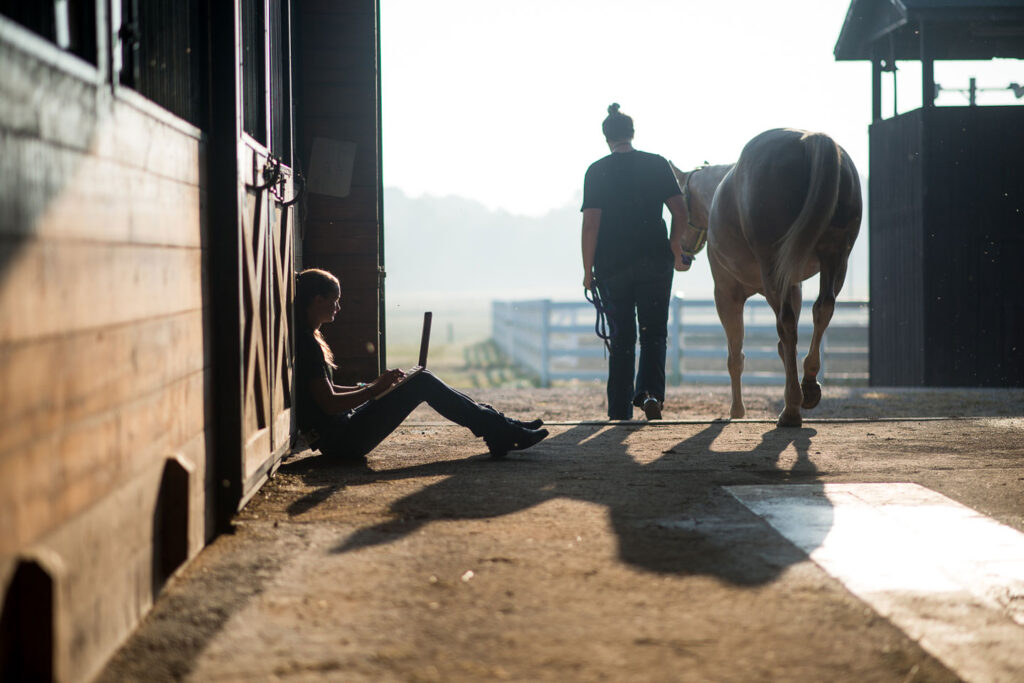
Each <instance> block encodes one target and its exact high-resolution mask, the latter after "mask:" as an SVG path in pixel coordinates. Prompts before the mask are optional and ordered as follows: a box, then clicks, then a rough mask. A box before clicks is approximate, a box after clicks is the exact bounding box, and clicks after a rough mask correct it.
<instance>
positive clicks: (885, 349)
mask: <svg viewBox="0 0 1024 683" xmlns="http://www.w3.org/2000/svg"><path fill="white" fill-rule="evenodd" d="M920 129H921V119H920V116H919V112H910V113H907V114H903V115H902V116H898V117H895V118H892V119H888V120H884V121H877V122H875V123H873V124H872V125H871V131H870V154H871V172H870V175H869V178H868V185H869V197H870V209H869V210H870V222H869V229H870V231H871V233H870V236H871V240H870V259H871V271H870V280H871V283H870V285H871V332H870V340H871V345H870V349H871V351H870V360H869V366H870V374H871V383H872V384H874V385H880V386H893V385H896V386H908V385H909V386H914V385H921V384H923V383H924V380H925V366H924V341H925V340H924V310H923V302H922V291H923V289H922V288H923V273H922V263H921V256H920V255H921V248H922V245H921V225H922V220H923V218H922V207H921V201H920V199H919V198H920V196H921V187H922V170H921V160H920V157H919V155H918V150H919V140H920Z"/></svg>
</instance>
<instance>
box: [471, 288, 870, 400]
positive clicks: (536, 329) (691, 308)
mask: <svg viewBox="0 0 1024 683" xmlns="http://www.w3.org/2000/svg"><path fill="white" fill-rule="evenodd" d="M810 306H811V303H810V302H805V305H804V311H803V315H802V317H801V320H800V324H799V326H798V338H799V340H800V341H799V344H800V347H798V361H799V360H800V359H801V358H802V353H806V349H807V344H808V342H809V341H810V338H811V331H812V328H813V325H812V322H811V311H810ZM491 312H492V316H491V326H492V337H493V339H494V343H495V344H496V345H497V347H498V348H499V349H501V351H502V352H503V353H505V354H506V355H507V356H508V357H509V358H510V359H511V360H512V362H513V363H515V364H516V365H517V366H519V367H520V368H522V369H524V370H526V371H527V372H529V373H531V374H533V375H535V376H536V377H537V379H538V380H539V382H540V385H541V386H550V385H551V383H552V382H555V381H564V380H574V379H577V380H588V379H599V380H604V379H606V378H607V376H608V368H607V362H606V361H605V348H604V345H603V344H602V342H601V340H600V339H598V337H597V335H596V334H595V331H594V320H595V312H594V309H593V307H592V306H591V305H590V304H589V303H587V302H585V301H583V302H564V301H551V300H550V299H539V300H531V301H494V302H492V304H491ZM743 319H744V342H743V353H744V355H745V356H746V363H745V368H744V372H743V381H744V382H745V383H747V384H780V385H781V384H783V383H784V382H785V378H784V376H783V371H782V362H781V361H780V360H779V355H778V350H777V348H778V334H777V332H776V329H775V314H774V313H773V312H772V310H771V308H770V307H769V306H768V303H767V302H766V301H765V300H764V299H762V298H757V299H751V300H749V301H747V305H746V307H745V308H744V315H743ZM801 347H802V353H801V350H800V349H801ZM821 348H822V370H821V373H820V375H819V376H820V377H823V378H825V379H826V380H827V381H829V382H832V383H846V384H866V383H867V380H868V302H867V301H839V302H836V311H835V315H834V316H833V318H832V322H831V324H830V325H829V327H828V330H827V331H826V332H825V338H824V340H823V341H822V346H821ZM727 355H728V353H727V350H726V340H725V332H724V330H723V329H722V326H721V324H720V323H719V322H718V315H717V313H716V312H715V302H714V301H712V300H710V299H684V298H682V297H673V299H672V303H671V306H670V309H669V326H668V353H667V358H666V373H667V375H668V380H669V383H670V384H676V385H678V384H682V383H701V384H728V383H729V374H728V372H727V370H726V357H727Z"/></svg>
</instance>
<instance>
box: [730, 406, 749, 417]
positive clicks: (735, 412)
mask: <svg viewBox="0 0 1024 683" xmlns="http://www.w3.org/2000/svg"><path fill="white" fill-rule="evenodd" d="M746 414H747V410H746V408H744V407H743V406H742V405H741V406H733V407H732V410H730V411H729V419H731V420H738V419H740V418H741V417H743V416H744V415H746Z"/></svg>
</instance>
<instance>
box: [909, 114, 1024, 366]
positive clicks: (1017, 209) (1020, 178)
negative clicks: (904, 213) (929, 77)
mask: <svg viewBox="0 0 1024 683" xmlns="http://www.w3.org/2000/svg"><path fill="white" fill-rule="evenodd" d="M924 114H925V118H924V122H925V139H926V141H927V147H926V155H927V159H928V166H927V171H926V182H925V194H924V214H925V224H924V227H925V230H924V234H923V236H922V237H923V247H924V252H923V254H924V264H925V270H924V278H925V286H926V292H927V295H926V297H925V300H924V305H925V337H926V339H927V344H926V353H925V365H926V368H927V371H926V378H925V380H926V383H927V384H929V385H932V386H1024V306H1021V304H1020V301H1019V299H1018V296H1019V291H1020V283H1021V281H1022V276H1021V263H1024V165H1022V162H1021V160H1022V159H1024V136H1022V135H1021V134H1020V131H1022V130H1024V107H941V108H934V109H931V110H928V111H926V112H925V113H924Z"/></svg>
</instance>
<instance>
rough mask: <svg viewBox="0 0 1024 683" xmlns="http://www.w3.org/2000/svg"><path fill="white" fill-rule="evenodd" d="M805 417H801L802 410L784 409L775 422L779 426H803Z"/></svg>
mask: <svg viewBox="0 0 1024 683" xmlns="http://www.w3.org/2000/svg"><path fill="white" fill-rule="evenodd" d="M803 423H804V421H803V419H802V418H801V417H800V412H799V411H796V410H794V411H793V412H787V411H785V410H783V411H782V412H781V413H779V419H778V421H777V422H776V423H775V425H776V426H778V427H801V426H803Z"/></svg>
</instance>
